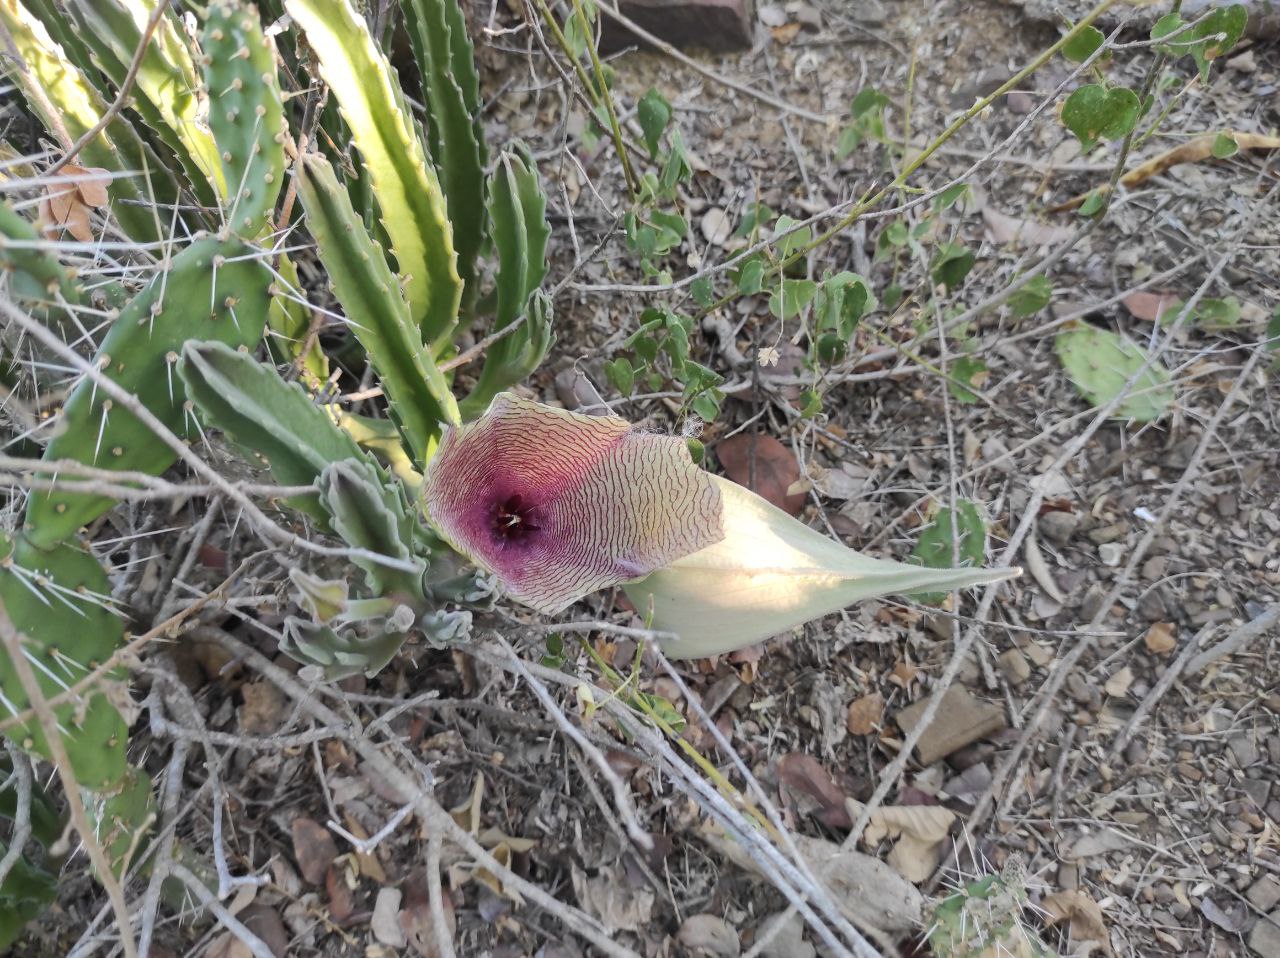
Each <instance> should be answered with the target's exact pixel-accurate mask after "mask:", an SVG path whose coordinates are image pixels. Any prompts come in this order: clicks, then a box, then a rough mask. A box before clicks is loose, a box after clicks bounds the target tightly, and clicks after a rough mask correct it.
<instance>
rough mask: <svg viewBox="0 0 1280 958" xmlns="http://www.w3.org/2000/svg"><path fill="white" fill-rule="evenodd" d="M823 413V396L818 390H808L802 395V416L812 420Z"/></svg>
mask: <svg viewBox="0 0 1280 958" xmlns="http://www.w3.org/2000/svg"><path fill="white" fill-rule="evenodd" d="M821 412H822V396H821V394H819V393H818V392H817V391H816V390H813V389H806V390H805V391H804V392H802V393H801V394H800V415H801V416H802V417H804V418H805V419H812V418H813V417H814V416H816V415H818V414H819V413H821Z"/></svg>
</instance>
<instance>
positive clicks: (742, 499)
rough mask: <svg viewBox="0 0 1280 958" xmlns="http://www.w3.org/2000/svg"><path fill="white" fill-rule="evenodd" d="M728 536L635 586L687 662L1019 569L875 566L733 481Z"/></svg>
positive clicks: (724, 483) (631, 590) (643, 606)
mask: <svg viewBox="0 0 1280 958" xmlns="http://www.w3.org/2000/svg"><path fill="white" fill-rule="evenodd" d="M713 478H714V479H715V482H716V484H717V485H718V486H719V488H720V493H721V497H722V499H723V501H724V527H725V536H724V538H723V539H721V540H720V541H719V542H718V543H716V544H715V545H712V546H710V547H708V548H706V549H703V550H702V551H700V552H696V553H694V554H693V555H690V556H686V557H685V558H683V559H680V560H679V561H677V562H673V563H672V564H671V565H670V566H668V567H667V568H665V569H661V570H659V571H657V572H655V573H654V574H653V575H651V576H649V577H648V578H646V579H645V580H644V581H642V582H636V583H633V584H631V585H629V586H627V594H628V595H629V596H630V597H631V600H632V602H634V603H635V605H636V608H637V609H638V610H639V611H640V614H641V615H647V614H648V612H649V610H650V609H652V611H653V628H655V629H658V630H661V631H664V632H671V633H674V634H675V635H677V636H679V639H678V640H669V641H664V642H663V650H664V651H665V652H666V653H667V654H668V655H670V656H673V657H677V658H696V657H701V656H708V655H717V654H719V653H721V652H727V651H730V650H732V649H738V648H743V647H744V646H748V645H752V644H754V643H756V642H759V641H761V640H763V639H767V638H769V637H770V636H773V635H777V634H779V633H781V632H785V631H787V630H788V629H791V628H794V627H795V626H797V625H800V624H802V623H804V622H808V621H809V620H810V619H816V618H818V617H819V616H822V615H826V614H828V613H830V612H834V611H836V610H837V609H842V608H844V607H845V606H848V605H852V604H853V603H854V602H858V601H860V600H862V599H869V598H873V597H875V596H884V595H899V594H903V593H908V592H918V591H925V590H928V591H945V590H949V589H962V588H967V587H968V586H973V585H981V584H984V583H988V582H996V581H999V580H1000V579H1006V578H1009V577H1010V576H1013V575H1017V574H1018V572H1019V570H1017V569H977V568H971V569H929V568H926V567H924V566H917V565H905V564H903V563H901V562H892V561H888V560H885V559H872V558H870V557H868V556H864V555H862V554H861V553H858V552H855V551H854V550H852V549H849V548H846V547H845V546H843V545H841V544H840V543H839V542H836V541H835V540H834V539H831V538H828V537H827V536H825V535H823V534H822V533H820V532H818V531H817V530H815V529H811V528H809V527H808V526H806V525H805V524H804V523H802V522H798V521H797V520H795V519H793V518H792V517H791V516H789V515H787V514H786V513H785V512H783V511H782V510H781V509H778V508H776V507H775V506H773V505H772V504H771V503H769V502H767V501H765V500H764V499H762V498H760V496H757V495H756V494H755V493H754V492H751V491H749V490H747V489H744V488H743V487H742V486H739V485H737V484H736V483H732V482H729V481H728V480H726V479H721V478H719V477H713Z"/></svg>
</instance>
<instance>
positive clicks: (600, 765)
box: [493, 632, 653, 851]
mask: <svg viewBox="0 0 1280 958" xmlns="http://www.w3.org/2000/svg"><path fill="white" fill-rule="evenodd" d="M493 635H494V638H495V639H497V641H498V643H499V644H500V645H501V646H502V648H503V650H504V651H506V652H507V654H508V655H510V657H511V659H510V661H511V664H512V665H513V666H514V667H515V671H516V674H517V675H519V676H520V677H521V678H522V679H524V681H525V683H526V684H527V685H528V686H529V688H531V689H532V690H533V694H534V695H536V696H537V697H538V701H539V702H541V703H542V707H543V709H544V710H545V711H546V713H547V714H548V715H550V716H551V718H552V720H553V721H554V722H555V723H556V725H558V726H559V727H560V731H562V732H564V734H565V735H567V736H568V737H569V739H570V740H571V741H572V742H573V743H574V744H575V745H577V746H578V748H579V749H581V750H582V753H583V754H584V755H586V756H587V758H589V759H590V760H591V764H592V765H594V766H595V767H596V769H597V770H598V771H599V772H600V774H601V775H602V776H603V777H604V780H605V781H606V782H608V783H609V789H610V791H612V792H613V804H614V806H615V807H616V808H617V810H618V814H619V815H621V816H622V822H623V825H624V826H625V827H626V829H627V835H629V836H630V838H631V840H632V841H633V842H635V843H636V844H637V845H639V846H640V847H641V848H643V849H644V850H645V851H651V850H652V849H653V836H652V835H650V834H649V833H648V832H647V831H646V830H645V829H644V826H642V825H641V824H640V819H639V818H638V817H637V815H636V806H635V803H634V802H632V801H631V793H630V792H628V791H627V786H626V785H624V784H623V783H622V779H621V778H619V777H618V773H617V772H615V771H614V770H613V769H612V768H611V767H610V766H609V762H608V760H607V759H606V758H605V757H604V753H603V752H601V751H600V749H598V748H596V747H595V746H594V745H592V744H591V742H589V741H588V740H587V737H586V736H585V735H583V734H582V732H580V731H579V730H578V728H577V727H576V726H575V725H574V724H573V723H572V722H570V721H569V719H568V718H567V717H566V716H565V714H564V710H563V709H561V708H560V706H559V705H557V704H556V701H555V699H553V698H552V697H551V693H550V692H549V691H548V690H547V687H546V686H545V685H543V684H542V683H541V682H540V681H538V680H537V679H536V678H534V677H533V675H532V674H530V672H529V670H528V669H527V668H525V665H524V662H523V661H521V659H520V656H519V655H517V654H516V651H515V649H513V648H511V646H510V645H509V644H508V642H507V640H506V639H505V638H503V637H502V636H501V635H500V634H498V633H496V632H495V633H493Z"/></svg>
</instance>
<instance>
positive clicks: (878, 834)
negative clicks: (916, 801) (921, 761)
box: [845, 799, 956, 882]
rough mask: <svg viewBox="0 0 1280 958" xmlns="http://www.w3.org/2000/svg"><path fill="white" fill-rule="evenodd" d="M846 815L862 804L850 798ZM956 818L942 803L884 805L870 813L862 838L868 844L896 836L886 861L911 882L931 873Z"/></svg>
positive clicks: (919, 880) (858, 813) (872, 845)
mask: <svg viewBox="0 0 1280 958" xmlns="http://www.w3.org/2000/svg"><path fill="white" fill-rule="evenodd" d="M845 804H846V805H847V806H848V807H849V817H850V818H852V817H853V816H855V815H861V814H862V809H863V805H862V803H861V802H856V801H854V800H853V799H849V800H848V801H847V802H846V803H845ZM955 820H956V813H955V812H953V811H951V809H949V808H943V807H942V806H941V805H883V806H881V807H880V808H877V809H876V810H875V811H874V812H872V813H871V817H870V819H868V821H867V828H866V830H865V831H864V832H863V833H862V840H863V841H864V842H866V844H867V846H868V847H874V846H875V845H878V844H879V843H880V842H881V841H882V840H884V839H897V841H896V843H895V844H894V846H893V850H892V851H890V852H889V858H888V861H889V865H890V866H891V867H892V868H893V869H894V871H896V872H897V873H898V874H899V875H901V876H902V877H903V878H905V879H906V880H907V881H911V882H922V881H924V880H925V879H927V878H928V877H929V876H930V875H932V874H933V872H934V869H936V868H937V867H938V862H939V861H940V860H941V857H942V844H943V842H945V841H946V839H947V836H948V834H949V833H950V830H951V824H952V822H954V821H955Z"/></svg>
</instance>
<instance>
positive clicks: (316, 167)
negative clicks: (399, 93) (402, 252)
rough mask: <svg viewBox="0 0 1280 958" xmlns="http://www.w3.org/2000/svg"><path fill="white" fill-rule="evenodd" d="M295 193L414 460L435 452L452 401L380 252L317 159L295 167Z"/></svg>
mask: <svg viewBox="0 0 1280 958" xmlns="http://www.w3.org/2000/svg"><path fill="white" fill-rule="evenodd" d="M299 172H300V173H301V176H300V177H299V182H298V196H299V197H300V198H301V200H302V206H303V209H305V210H306V216H307V227H308V228H309V229H310V230H311V235H312V236H313V237H315V241H316V247H317V250H318V251H319V253H320V261H321V262H322V263H323V264H324V267H325V269H327V270H328V271H329V278H330V281H331V282H332V283H333V292H334V295H336V296H337V298H338V302H339V303H341V304H342V308H343V310H344V312H345V313H346V314H347V322H348V324H349V325H350V326H351V329H352V331H353V332H355V334H356V338H357V339H359V341H360V343H361V345H363V346H364V348H365V350H366V351H367V352H368V354H369V361H370V363H371V364H372V365H373V368H374V370H375V371H376V372H377V374H378V377H379V379H380V380H381V381H382V387H383V390H384V392H385V393H386V396H387V403H388V410H389V412H390V413H391V416H392V418H393V419H394V420H395V422H396V425H398V426H399V427H400V431H401V434H402V435H403V436H404V437H405V440H406V442H407V444H408V448H409V449H410V450H411V451H412V453H413V455H414V456H415V458H416V459H417V461H418V462H420V463H421V462H425V461H426V460H427V459H428V458H429V457H430V455H431V453H432V451H433V450H434V449H435V444H436V441H437V439H438V437H439V435H440V429H441V426H442V425H457V424H458V423H459V422H460V421H461V420H460V419H459V416H458V404H457V401H456V400H455V399H454V398H453V394H452V393H451V392H450V391H449V384H448V382H447V381H446V380H445V378H444V374H443V373H441V372H440V369H439V367H438V366H437V365H436V363H435V361H434V360H433V359H432V356H431V353H430V352H429V351H428V350H427V348H426V347H425V346H424V345H423V341H422V334H421V332H420V330H419V327H418V324H417V322H415V321H414V319H413V317H412V314H411V313H410V310H409V306H408V304H407V303H406V301H405V298H404V296H403V295H401V292H400V284H399V282H398V281H397V279H396V277H395V275H394V274H393V273H392V272H391V270H390V268H389V267H388V266H387V261H386V257H385V256H384V255H383V253H382V250H381V249H380V248H379V247H378V244H377V243H376V242H374V240H373V238H372V237H371V236H370V235H369V234H368V232H367V231H366V230H365V228H364V225H363V224H362V223H361V222H360V220H359V218H358V217H357V216H356V213H355V210H354V209H352V207H351V200H350V198H349V197H348V196H347V193H346V191H345V190H343V189H342V188H341V187H340V186H339V185H338V181H337V179H336V178H335V177H334V175H333V168H332V167H331V166H330V165H329V163H328V161H326V160H325V159H324V158H323V157H320V156H314V155H312V156H308V157H307V158H306V159H305V160H304V161H303V162H302V163H301V164H300V166H299Z"/></svg>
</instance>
